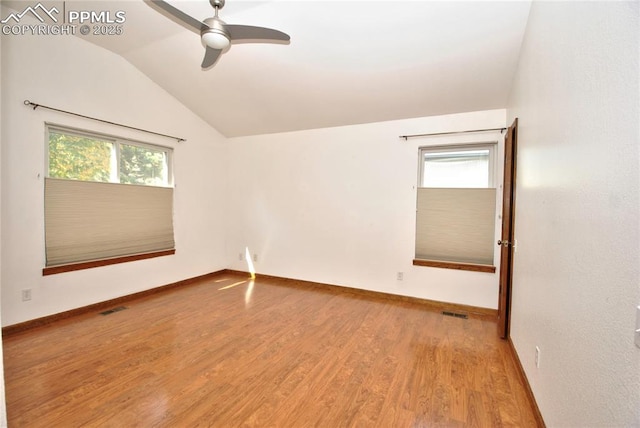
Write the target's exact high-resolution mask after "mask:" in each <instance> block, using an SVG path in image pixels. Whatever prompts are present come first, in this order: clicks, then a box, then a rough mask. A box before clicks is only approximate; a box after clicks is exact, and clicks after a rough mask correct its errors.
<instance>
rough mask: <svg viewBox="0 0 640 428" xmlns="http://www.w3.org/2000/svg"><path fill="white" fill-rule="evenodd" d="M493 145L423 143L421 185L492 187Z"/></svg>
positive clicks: (421, 151) (421, 150)
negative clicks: (424, 144)
mask: <svg viewBox="0 0 640 428" xmlns="http://www.w3.org/2000/svg"><path fill="white" fill-rule="evenodd" d="M493 149H494V147H493V146H491V145H487V146H485V145H481V146H475V145H471V146H453V147H435V148H429V147H423V148H421V149H420V159H421V168H420V183H421V184H420V187H446V188H487V187H493V152H494V150H493Z"/></svg>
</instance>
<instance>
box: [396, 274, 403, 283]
mask: <svg viewBox="0 0 640 428" xmlns="http://www.w3.org/2000/svg"><path fill="white" fill-rule="evenodd" d="M396 279H397V280H398V281H402V280H403V279H404V273H402V272H398V276H396Z"/></svg>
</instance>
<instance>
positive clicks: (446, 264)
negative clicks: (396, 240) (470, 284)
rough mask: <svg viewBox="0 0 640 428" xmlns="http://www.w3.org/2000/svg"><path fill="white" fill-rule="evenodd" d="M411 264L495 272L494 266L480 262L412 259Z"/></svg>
mask: <svg viewBox="0 0 640 428" xmlns="http://www.w3.org/2000/svg"><path fill="white" fill-rule="evenodd" d="M413 265H414V266H428V267H436V268H443V269H457V270H469V271H473V272H488V273H495V272H496V267H495V266H492V265H481V264H475V263H460V262H442V261H437V260H423V259H414V260H413Z"/></svg>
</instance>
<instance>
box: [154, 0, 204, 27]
mask: <svg viewBox="0 0 640 428" xmlns="http://www.w3.org/2000/svg"><path fill="white" fill-rule="evenodd" d="M149 2H150V3H152V4H154V5H156V6H158V7H159V8H160V9H162V10H164V11H165V12H167V13H169V14H170V15H172V16H174V17H175V18H178V19H179V20H180V21H182V23H184V24H186V25H187V27H188V28H189V29H190V30H193V31H195V32H196V33H198V34H200V31H201V30H203V29H206V28H208V27H207V26H206V25H205V24H204V23H203V22H200V21H198V20H197V19H195V18H193V17H192V16H189V15H187V14H186V13H184V12H183V11H181V10H180V9H178V8H176V7H174V6H172V5H170V4H169V3H167V2H166V1H163V0H149Z"/></svg>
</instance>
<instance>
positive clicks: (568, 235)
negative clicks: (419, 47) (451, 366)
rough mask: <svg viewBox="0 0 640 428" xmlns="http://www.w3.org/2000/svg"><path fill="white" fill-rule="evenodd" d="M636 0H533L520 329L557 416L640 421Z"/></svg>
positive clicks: (516, 333) (531, 367)
mask: <svg viewBox="0 0 640 428" xmlns="http://www.w3.org/2000/svg"><path fill="white" fill-rule="evenodd" d="M638 5H639V4H638V3H637V2H634V3H622V2H601V3H598V2H533V4H532V6H531V13H530V15H529V23H528V28H527V32H526V36H525V39H524V45H523V50H522V53H521V59H520V63H519V67H518V72H517V76H516V79H515V81H514V85H513V89H512V94H511V97H510V101H509V106H508V116H509V119H512V118H514V117H519V119H520V131H519V155H518V181H517V196H516V198H517V202H516V211H517V214H516V216H517V217H516V228H515V232H516V238H517V239H518V252H517V253H516V254H515V275H514V288H513V305H512V309H513V315H512V329H511V331H512V333H511V334H512V339H513V342H514V344H515V347H516V349H517V351H518V354H519V356H520V359H521V360H522V363H523V365H524V368H525V371H526V373H527V377H528V378H529V381H530V383H531V386H532V389H533V392H534V394H535V397H536V400H537V402H538V404H539V406H540V409H541V411H542V414H543V417H544V419H545V421H546V423H547V425H548V426H551V427H554V426H563V427H569V426H571V427H578V426H579V427H588V426H594V427H595V426H598V427H602V426H608V427H613V426H629V427H630V426H640V349H638V348H636V347H635V346H634V343H633V332H634V328H635V313H634V311H635V306H636V305H638V304H639V303H640V275H639V262H640V258H639V255H640V251H639V245H640V233H639V224H638V221H639V220H638V219H639V218H640V208H639V207H640V201H639V194H640V186H639V184H640V183H639V181H640V178H639V173H638V171H639V152H638V148H639V144H638V135H639V125H638V117H639V115H640V111H639V108H638V93H639V87H638V76H639V75H640V74H639V71H638V46H639V40H638V34H639V26H638ZM536 345H537V346H539V347H540V349H541V360H540V368H538V369H537V368H536V367H535V364H534V348H535V346H536Z"/></svg>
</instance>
